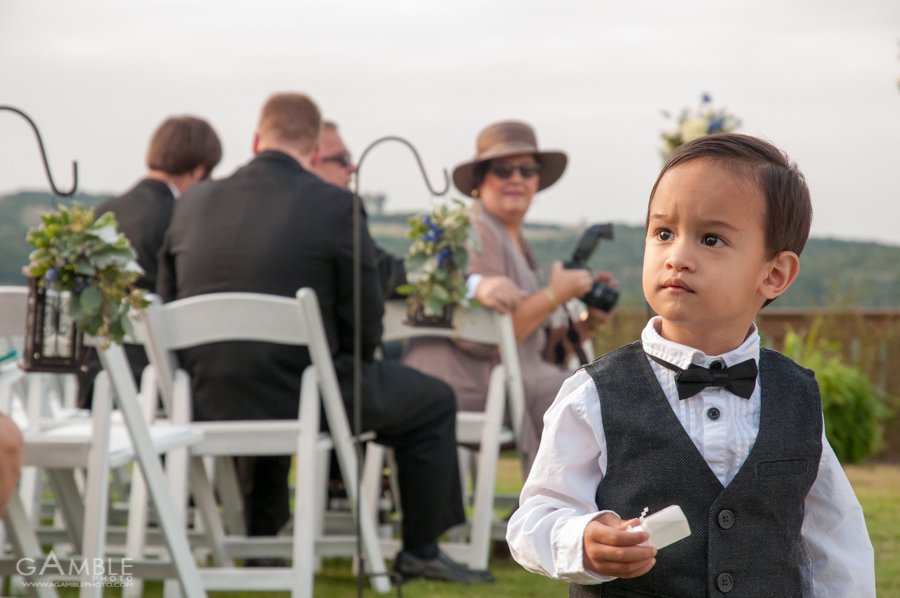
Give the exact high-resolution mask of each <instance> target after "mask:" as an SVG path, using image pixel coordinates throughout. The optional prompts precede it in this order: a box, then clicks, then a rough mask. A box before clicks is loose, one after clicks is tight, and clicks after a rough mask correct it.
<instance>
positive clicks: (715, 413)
mask: <svg viewBox="0 0 900 598" xmlns="http://www.w3.org/2000/svg"><path fill="white" fill-rule="evenodd" d="M721 415H722V412H721V411H719V410H718V409H716V408H715V407H710V408H709V410H708V411H707V412H706V417H708V418H709V419H711V420H713V421H716V420H717V419H719V417H720V416H721Z"/></svg>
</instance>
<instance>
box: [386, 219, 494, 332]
mask: <svg viewBox="0 0 900 598" xmlns="http://www.w3.org/2000/svg"><path fill="white" fill-rule="evenodd" d="M455 204H456V205H454V206H453V207H450V206H447V205H446V204H443V205H439V206H437V207H436V208H435V209H434V211H433V212H432V213H431V214H430V215H429V214H416V215H415V216H412V217H410V218H409V230H408V231H407V233H406V236H407V237H408V238H409V239H412V245H410V247H409V249H408V250H407V252H406V258H405V264H406V279H407V281H408V282H409V284H407V285H404V286H402V287H400V288H399V289H397V290H398V291H399V292H400V293H405V294H409V295H410V303H411V306H412V307H413V309H418V308H420V307H421V308H422V310H423V313H424V314H425V315H426V316H439V315H441V314H443V312H444V308H445V307H447V306H450V305H458V304H459V303H460V302H461V301H462V300H463V299H464V298H465V296H466V270H467V269H468V268H469V252H468V251H467V249H466V246H469V247H472V248H473V249H475V250H476V251H478V249H479V239H478V235H477V234H476V233H475V229H474V228H472V222H471V219H470V216H469V208H467V207H466V205H465V204H463V203H462V202H455Z"/></svg>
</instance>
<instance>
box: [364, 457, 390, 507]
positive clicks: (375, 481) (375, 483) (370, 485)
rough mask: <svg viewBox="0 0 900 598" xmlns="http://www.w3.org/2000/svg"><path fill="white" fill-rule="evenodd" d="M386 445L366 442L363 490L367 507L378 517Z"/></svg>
mask: <svg viewBox="0 0 900 598" xmlns="http://www.w3.org/2000/svg"><path fill="white" fill-rule="evenodd" d="M384 453H385V450H384V446H382V445H380V444H378V443H377V442H369V443H368V444H366V461H365V464H364V465H363V479H362V484H363V485H362V490H363V498H364V500H365V505H366V508H368V509H369V512H370V513H372V516H373V517H374V518H375V519H377V518H378V499H379V498H381V477H382V476H383V475H384V456H385V455H384Z"/></svg>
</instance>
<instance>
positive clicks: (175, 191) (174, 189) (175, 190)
mask: <svg viewBox="0 0 900 598" xmlns="http://www.w3.org/2000/svg"><path fill="white" fill-rule="evenodd" d="M166 185H168V186H169V191H171V192H172V195H173V196H175V199H181V191H179V190H178V187H176V186H175V185H173V184H172V183H168V182H167V183H166Z"/></svg>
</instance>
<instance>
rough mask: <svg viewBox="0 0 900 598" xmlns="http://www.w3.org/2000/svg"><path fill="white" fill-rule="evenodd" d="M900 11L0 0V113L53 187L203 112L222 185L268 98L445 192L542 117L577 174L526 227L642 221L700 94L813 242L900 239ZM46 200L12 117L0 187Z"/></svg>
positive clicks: (883, 4) (374, 176)
mask: <svg viewBox="0 0 900 598" xmlns="http://www.w3.org/2000/svg"><path fill="white" fill-rule="evenodd" d="M898 41H900V2H898V1H897V0H857V1H854V2H849V1H847V2H835V1H830V0H796V1H790V2H787V1H785V0H742V1H730V2H721V1H715V0H695V1H673V0H642V1H638V2H620V1H616V2H613V1H609V0H589V1H588V0H584V1H577V2H576V1H565V0H562V1H561V0H556V1H554V2H547V1H541V2H531V1H526V0H516V1H514V2H513V1H491V0H455V1H453V2H439V1H435V0H408V1H393V2H378V1H373V0H368V1H362V0H342V1H332V2H328V1H324V2H322V1H320V2H301V1H296V0H294V1H259V0H254V1H253V2H250V1H240V2H237V1H233V0H216V1H208V2H206V1H204V2H200V1H191V0H179V1H169V2H165V1H159V0H155V1H152V2H151V1H149V0H142V1H135V0H132V1H129V2H121V1H115V2H112V1H110V2H100V1H94V0H82V1H79V2H71V1H70V0H61V1H45V0H42V1H40V2H32V1H27V0H0V104H9V105H13V106H16V107H19V108H21V109H23V110H25V111H26V112H28V113H29V114H30V115H31V116H32V118H34V119H35V120H36V121H37V123H38V126H39V127H40V128H41V132H42V134H43V136H44V140H45V143H46V144H47V151H48V153H49V157H50V161H51V166H52V168H53V172H54V175H55V177H56V179H57V181H58V185H59V186H60V187H64V188H67V187H68V186H69V185H70V181H71V178H70V177H71V174H70V161H71V160H72V159H77V160H78V162H79V167H80V175H81V181H80V186H79V187H80V189H81V190H84V191H90V192H113V193H117V192H121V191H124V190H126V189H127V188H128V187H129V186H130V185H132V184H133V183H134V182H135V181H136V180H137V179H138V178H139V177H140V176H141V174H142V172H143V170H144V163H143V159H144V154H145V151H146V147H147V143H148V140H149V137H150V135H151V133H152V131H153V130H154V128H155V127H156V125H157V124H158V123H159V122H160V121H161V120H162V119H164V118H165V117H166V116H169V115H171V114H182V113H190V114H196V115H199V116H202V117H204V118H206V119H208V120H209V121H210V122H211V123H212V125H213V126H214V127H215V129H216V130H217V131H218V133H219V135H220V137H221V138H222V142H223V146H224V152H225V155H224V159H223V161H222V163H221V164H220V165H219V167H218V168H217V169H216V171H215V173H214V176H217V177H218V176H224V175H226V174H228V173H230V172H231V171H232V170H234V168H235V167H237V166H238V165H240V164H242V163H244V162H246V161H247V160H249V159H250V157H251V152H250V145H251V138H252V134H253V130H254V125H255V122H256V118H257V114H258V111H259V108H260V106H261V105H262V103H263V101H264V100H265V98H266V97H267V96H268V95H269V94H270V93H272V92H276V91H284V90H297V91H304V92H307V93H309V94H310V95H311V96H312V97H313V98H314V99H315V100H316V101H317V103H318V104H319V106H320V108H321V109H322V112H323V113H324V115H325V116H326V117H327V118H330V119H332V120H336V121H337V122H338V123H339V124H340V126H341V130H342V133H343V136H344V138H345V141H346V142H347V144H348V145H349V146H350V148H351V150H352V151H353V152H354V155H355V156H358V155H359V154H360V153H361V151H362V149H363V148H364V147H365V145H367V144H368V143H369V142H371V141H372V140H374V139H375V138H377V137H379V136H382V135H391V134H393V135H402V136H405V137H407V138H409V139H410V140H411V141H412V142H413V143H414V144H415V145H416V146H417V147H418V148H419V150H420V152H421V154H422V157H423V159H424V161H425V164H426V167H427V168H428V171H429V173H430V174H431V176H432V178H433V179H436V180H438V182H440V181H439V179H440V177H441V176H442V175H441V168H443V167H447V168H452V166H453V165H454V164H456V163H459V162H461V161H463V160H466V159H468V158H470V157H472V156H473V155H474V150H475V137H476V135H477V133H478V131H480V130H481V129H482V128H483V127H484V126H486V125H488V124H490V123H492V122H495V121H498V120H504V119H521V120H525V121H527V122H530V123H532V124H533V125H534V126H535V127H536V129H537V132H538V141H539V143H540V145H541V146H542V147H544V148H547V149H562V150H564V151H566V152H567V153H568V154H569V159H570V161H569V168H568V170H567V172H566V174H565V175H564V176H563V178H562V179H561V180H560V182H559V183H557V184H556V185H555V186H554V187H552V188H551V189H549V190H547V191H545V192H543V193H541V194H539V195H538V196H537V197H536V201H535V204H534V205H533V207H532V210H531V212H530V213H529V219H531V220H535V221H552V222H562V223H579V222H594V221H607V220H612V221H617V222H630V223H638V222H641V221H642V220H643V217H644V213H645V210H646V201H647V196H648V194H649V191H650V188H651V186H652V184H653V181H654V179H655V178H656V174H657V172H658V170H659V167H660V158H659V153H658V150H659V148H660V145H661V144H660V141H659V133H660V131H661V130H662V129H663V128H664V127H665V125H666V121H665V119H664V118H663V117H662V116H661V114H660V111H661V110H662V109H667V110H670V111H672V112H677V111H679V110H680V109H681V108H682V107H687V106H690V107H694V106H696V104H697V103H698V101H699V97H700V94H701V92H704V91H707V92H709V93H710V94H711V95H712V97H713V100H714V102H715V104H716V105H718V106H724V107H727V108H728V109H729V110H731V111H732V112H733V113H735V114H736V115H737V116H739V117H740V118H741V119H742V120H743V122H744V126H743V128H742V129H741V130H742V131H743V132H745V133H749V134H753V135H759V136H763V137H766V138H767V139H769V140H771V141H773V142H774V143H776V144H777V145H778V146H780V147H782V148H783V149H785V150H786V151H787V152H788V153H789V154H790V156H791V157H792V158H794V159H795V160H796V161H797V162H798V163H799V164H800V167H801V169H802V170H803V171H804V172H805V173H806V175H807V177H808V180H809V183H810V187H811V189H812V193H813V205H814V208H815V211H816V216H815V221H814V223H813V234H816V235H819V236H826V235H827V236H836V237H840V238H849V239H863V240H880V241H883V242H887V243H891V244H898V245H900V225H898V223H900V181H898V178H900V177H898V174H900V91H898V88H897V81H898V77H900V60H898V53H900V45H898ZM362 185H363V189H364V190H369V191H383V192H385V193H386V194H387V195H388V197H389V202H388V204H387V208H388V210H390V211H399V210H404V211H406V210H423V209H427V207H428V206H429V205H430V196H429V194H428V192H427V190H426V189H425V187H424V185H423V183H422V182H421V181H420V179H419V176H418V172H417V169H416V166H415V162H414V161H413V159H412V157H411V156H410V155H408V154H407V153H406V150H405V149H403V148H402V147H400V146H396V147H389V146H385V147H383V148H381V149H378V150H376V151H375V153H373V154H372V155H371V157H370V158H367V160H366V164H365V165H364V168H363V178H362ZM26 188H37V189H42V188H45V183H44V176H43V170H42V167H41V164H40V160H39V158H38V153H37V148H36V145H35V142H34V140H33V137H32V135H31V132H30V131H29V129H28V128H27V125H26V124H25V123H24V122H20V119H18V118H17V117H14V116H13V115H10V114H9V113H0V193H3V192H8V191H14V190H19V189H26Z"/></svg>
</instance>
